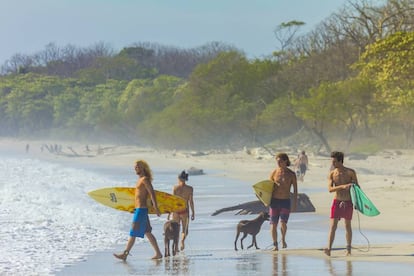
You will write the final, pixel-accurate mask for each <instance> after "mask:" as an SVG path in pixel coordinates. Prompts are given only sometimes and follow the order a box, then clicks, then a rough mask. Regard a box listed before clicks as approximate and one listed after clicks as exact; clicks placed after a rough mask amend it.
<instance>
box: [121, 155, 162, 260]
mask: <svg viewBox="0 0 414 276" xmlns="http://www.w3.org/2000/svg"><path fill="white" fill-rule="evenodd" d="M135 172H136V174H137V175H138V176H139V178H138V181H137V183H136V185H135V211H134V217H133V220H132V227H131V230H130V232H129V236H130V237H129V239H128V243H127V245H126V248H125V250H124V252H123V253H121V254H115V253H114V256H115V257H116V258H118V259H121V260H123V261H126V259H127V257H128V255H129V252H130V250H131V248H132V246H134V243H135V239H136V238H137V237H139V238H143V237H144V235H145V236H146V237H147V238H148V240H149V242H150V243H151V245H152V247H153V248H154V250H155V255H154V257H152V259H161V258H162V254H161V251H160V248H159V247H158V243H157V240H156V239H155V237H154V235H153V234H152V233H151V231H152V227H151V224H150V220H149V217H148V206H147V198H148V197H149V198H151V201H152V204H153V206H154V208H155V211H156V214H157V216H160V215H161V214H160V211H159V209H158V204H157V199H156V198H155V192H154V188H153V186H152V172H151V169H150V167H149V166H148V164H147V162H145V161H144V160H137V161H136V162H135Z"/></svg>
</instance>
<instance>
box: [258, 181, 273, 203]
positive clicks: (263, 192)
mask: <svg viewBox="0 0 414 276" xmlns="http://www.w3.org/2000/svg"><path fill="white" fill-rule="evenodd" d="M273 185H274V183H273V181H270V180H262V181H260V182H257V183H256V184H253V190H254V193H255V194H256V196H257V198H258V199H259V200H260V201H261V202H263V204H264V205H265V206H266V207H268V206H269V205H270V201H271V199H272V193H273Z"/></svg>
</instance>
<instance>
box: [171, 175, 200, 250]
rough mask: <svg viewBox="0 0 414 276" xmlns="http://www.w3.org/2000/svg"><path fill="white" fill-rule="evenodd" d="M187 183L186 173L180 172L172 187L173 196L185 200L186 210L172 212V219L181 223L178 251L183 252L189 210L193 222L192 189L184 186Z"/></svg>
mask: <svg viewBox="0 0 414 276" xmlns="http://www.w3.org/2000/svg"><path fill="white" fill-rule="evenodd" d="M186 181H188V173H186V172H185V171H182V172H181V174H179V175H178V184H177V185H175V186H174V187H173V195H177V196H180V197H182V198H184V199H185V202H186V204H187V208H186V209H185V210H184V211H181V212H174V213H173V214H172V219H173V220H175V221H177V222H179V223H181V228H182V231H181V246H180V250H184V247H185V245H184V241H185V238H186V237H187V235H188V225H189V223H190V221H189V219H190V218H189V216H190V212H189V211H190V210H189V209H191V220H194V216H195V213H194V200H193V187H191V186H190V185H187V184H186Z"/></svg>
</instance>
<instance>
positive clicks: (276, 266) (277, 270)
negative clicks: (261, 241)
mask: <svg viewBox="0 0 414 276" xmlns="http://www.w3.org/2000/svg"><path fill="white" fill-rule="evenodd" d="M286 260H287V257H286V255H285V254H280V255H279V254H273V258H272V261H273V263H272V264H273V273H272V275H283V276H286V275H288V270H287V266H286Z"/></svg>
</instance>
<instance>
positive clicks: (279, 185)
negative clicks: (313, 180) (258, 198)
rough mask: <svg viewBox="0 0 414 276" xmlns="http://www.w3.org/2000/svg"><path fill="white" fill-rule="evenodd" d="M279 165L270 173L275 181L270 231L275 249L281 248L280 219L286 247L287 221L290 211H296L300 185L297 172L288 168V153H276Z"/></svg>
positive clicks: (283, 244) (270, 209) (283, 245)
mask: <svg viewBox="0 0 414 276" xmlns="http://www.w3.org/2000/svg"><path fill="white" fill-rule="evenodd" d="M276 162H277V165H278V167H277V168H276V169H274V170H273V171H272V173H271V174H270V180H271V181H273V183H274V187H273V193H272V199H271V202H270V207H269V215H270V232H271V235H272V240H273V246H274V247H273V250H274V251H277V250H279V247H278V242H277V224H278V222H279V220H280V231H281V234H282V247H283V248H286V247H287V244H286V232H287V222H288V220H289V215H290V212H291V211H292V212H295V211H296V206H297V198H298V185H297V180H296V174H295V172H293V171H292V170H290V169H289V168H288V166H290V160H289V157H288V155H287V154H286V153H279V154H278V155H276ZM292 186H293V204H291V200H290V189H291V187H292Z"/></svg>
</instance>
